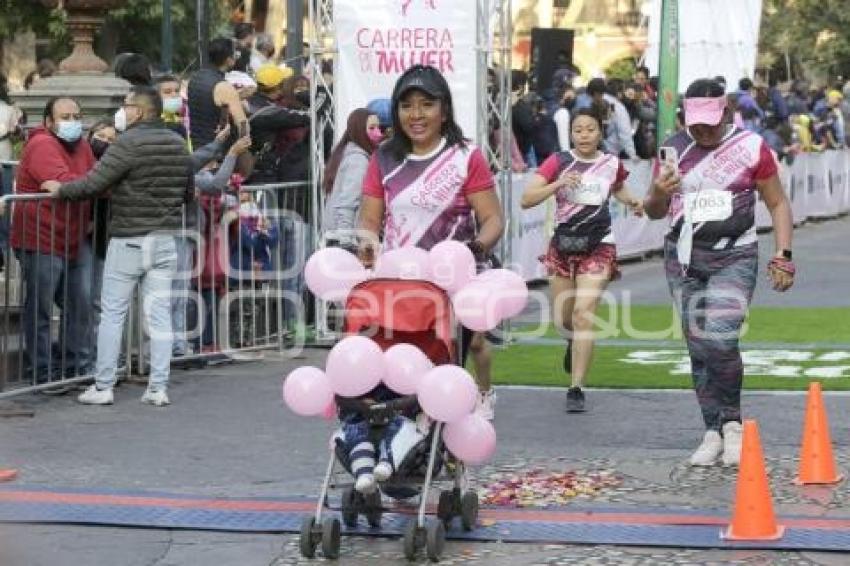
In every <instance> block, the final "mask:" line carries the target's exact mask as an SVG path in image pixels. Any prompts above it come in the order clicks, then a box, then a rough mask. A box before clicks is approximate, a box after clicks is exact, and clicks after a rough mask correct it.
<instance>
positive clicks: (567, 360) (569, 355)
mask: <svg viewBox="0 0 850 566" xmlns="http://www.w3.org/2000/svg"><path fill="white" fill-rule="evenodd" d="M564 371H565V372H566V373H567V375H570V374H571V373H572V372H573V341H572V340H567V351H566V352H564Z"/></svg>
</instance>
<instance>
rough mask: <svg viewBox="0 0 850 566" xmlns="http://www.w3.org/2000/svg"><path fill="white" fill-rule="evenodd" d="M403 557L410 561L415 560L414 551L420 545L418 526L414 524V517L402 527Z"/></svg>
mask: <svg viewBox="0 0 850 566" xmlns="http://www.w3.org/2000/svg"><path fill="white" fill-rule="evenodd" d="M403 543H404V557H405V558H407V559H408V560H410V561H411V562H412V561H414V560H416V552H417V551H418V550H419V547H420V546H421V544H420V540H419V526H418V525H417V524H416V519H415V518H414V519H412V520H411V521H410V522H408V523H407V526H406V527H404V540H403Z"/></svg>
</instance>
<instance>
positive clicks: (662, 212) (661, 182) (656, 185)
mask: <svg viewBox="0 0 850 566" xmlns="http://www.w3.org/2000/svg"><path fill="white" fill-rule="evenodd" d="M680 186H681V181H680V179H679V176H678V175H676V174H675V173H674V172H673V171H672V170H670V169H669V168H667V167H662V168H661V175H659V176H658V177H656V178H655V180H653V181H652V187H651V188H650V189H649V195H647V197H646V199H645V200H644V201H643V210H644V211H645V212H646V215H647V216H648V217H649V218H651V219H652V220H657V219H659V218H664V217H665V216H666V215H667V209H669V208H670V199H671V198H672V196H673V193H674V192H676V191H677V190H679V187H680Z"/></svg>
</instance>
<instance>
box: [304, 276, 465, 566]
mask: <svg viewBox="0 0 850 566" xmlns="http://www.w3.org/2000/svg"><path fill="white" fill-rule="evenodd" d="M453 324H454V322H453V315H452V308H451V301H450V300H449V297H448V295H447V294H446V292H445V291H444V290H443V289H441V288H439V287H437V286H436V285H434V284H432V283H430V282H427V281H410V280H400V279H372V280H369V281H366V282H364V283H361V284H360V285H358V286H356V287H355V288H354V290H353V291H352V293H351V294H350V295H349V298H348V300H347V301H346V305H345V317H344V330H345V332H346V333H347V334H363V335H366V336H368V337H370V338H371V339H372V340H374V341H375V342H376V343H377V344H378V345H379V346H380V347H381V349H383V350H386V349H387V348H389V347H390V346H392V345H394V344H400V343H407V344H412V345H414V346H416V347H418V348H419V349H420V350H422V352H423V353H425V355H426V356H428V358H429V359H430V360H431V361H432V362H433V363H434V364H435V365H441V364H449V363H457V362H458V360H459V359H460V356H459V355H458V352H457V348H456V344H455V341H453V340H452V329H453ZM337 404H338V405H339V407H340V409H341V410H352V409H353V410H358V411H361V412H362V415H363V416H364V418H365V419H366V420H367V422H368V425H369V430H370V435H372V434H374V436H375V438H378V437H379V435H380V433H381V429H382V427H385V426H386V425H387V423H388V422H390V420H391V419H392V418H393V417H394V416H396V415H398V414H401V413H406V414H411V412H413V413H415V412H419V407H418V403H417V400H416V396H415V395H410V396H403V397H397V398H394V399H392V400H387V401H384V402H377V403H374V404H366V403H365V402H363V401H361V400H358V399H344V398H341V397H337ZM425 431H427V434H422V435H421V436H420V437H418V438H419V441H418V442H417V443H416V444H413V445H412V446H411V447H410V448H409V449H408V450H406V454H405V455H404V456H403V457H400V463H399V464H397V465H396V468H395V473H394V474H393V475H392V476H391V477H390V479H389V480H387V481H386V482H383V483H379V484H378V490H377V491H375V492H373V493H371V494H368V495H363V494H361V493H360V492H358V491H355V489H354V481H353V478H352V476H351V468H350V463H349V462H348V454H347V452H346V451H345V450H343V449H342V448H341V446H340V445H339V444H333V439H332V446H331V450H330V452H331V454H330V461H329V463H328V467H327V471H326V473H325V477H324V481H323V483H322V488H321V493H320V495H319V500H318V503H317V505H316V512H315V514H314V515H310V516H308V517H305V519H304V522H303V523H302V525H301V540H300V550H301V554H302V555H303V556H304V557H306V558H312V557H314V556H315V554H316V548H317V546H319V544H321V547H322V554H323V555H324V556H325V558H337V557H338V556H339V550H340V530H341V524H340V519H339V518H338V517H337V516H335V514H334V515H332V516H329V514H328V513H326V512H325V511H326V510H331V511H337V510H338V511H339V512H340V515H341V516H342V523H344V524H345V526H346V527H348V528H351V529H353V528H356V527H357V526H358V519H359V517H360V515H363V517H364V518H365V519H366V522H367V523H368V524H369V526H370V527H372V528H379V527H380V526H381V517H382V515H383V513H385V512H390V511H392V512H402V513H404V512H405V511H406V512H407V513H408V514H411V513H413V512H416V515H415V517H414V518H413V519H411V520H410V521H408V522H407V524H406V526H405V528H404V536H403V543H404V555H405V556H406V557H407V559H408V560H415V559H416V555H417V552H418V551H419V549H421V548H423V547H424V548H425V550H426V553H427V555H428V558H429V559H430V560H432V561H434V562H437V561H439V560H440V557H441V555H442V552H443V547H444V546H445V540H446V528H447V527H449V526H450V524H451V522H452V520H453V519H454V518H456V517H460V519H461V525H462V527H463V529H464V530H467V531H469V530H472V529H473V528H474V527H475V524H476V521H477V519H478V495H477V494H476V492H475V491H474V490H470V489H467V483H468V482H467V477H466V470H465V468H464V465H463V463H462V462H460V461H459V460H457V459H456V458H454V457H453V456H452V455H451V454H450V453H449V452H448V450H447V449H446V448H445V446H444V445H443V442H442V437H441V431H442V423H439V422H430V423H429V424H428V425H426V428H425ZM394 442H395V441H394ZM437 481H442V482H443V483H444V484H446V486H449V485H450V486H451V487H447V488H446V489H441V490H440V491H439V499H438V504H437V508H436V517H431V518H428V519H427V520H426V509H428V507H427V503H428V501H429V497H428V496H429V494H430V493H432V491H433V490H434V489H435V485H434V484H435V483H437ZM335 489H339V490H341V497H340V503H339V506H337V507H332V506H331V505H330V504H329V494H330V492H331V490H335ZM417 498H418V500H417ZM417 503H418V511H417V509H416V506H415V505H416V504H417ZM323 514H324V517H323Z"/></svg>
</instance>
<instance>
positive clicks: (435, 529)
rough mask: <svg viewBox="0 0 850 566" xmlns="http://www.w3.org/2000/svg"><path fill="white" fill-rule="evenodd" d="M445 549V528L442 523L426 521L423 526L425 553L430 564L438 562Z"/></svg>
mask: <svg viewBox="0 0 850 566" xmlns="http://www.w3.org/2000/svg"><path fill="white" fill-rule="evenodd" d="M445 547H446V527H444V526H443V522H442V521H434V520H432V521H428V524H427V525H425V552H427V553H428V559H429V560H430V561H431V562H439V561H440V558H441V557H442V556H443V549H444V548H445Z"/></svg>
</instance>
